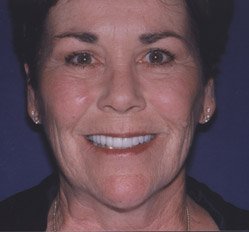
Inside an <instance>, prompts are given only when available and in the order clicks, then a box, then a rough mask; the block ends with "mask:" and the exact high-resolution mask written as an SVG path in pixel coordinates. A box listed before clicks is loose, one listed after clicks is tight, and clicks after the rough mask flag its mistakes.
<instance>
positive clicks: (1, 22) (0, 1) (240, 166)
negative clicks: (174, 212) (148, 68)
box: [0, 0, 249, 209]
mask: <svg viewBox="0 0 249 232" xmlns="http://www.w3.org/2000/svg"><path fill="white" fill-rule="evenodd" d="M235 3H236V13H235V18H234V22H233V24H232V28H231V33H230V34H231V36H230V40H229V44H228V49H227V53H226V55H225V57H224V59H223V62H222V65H221V74H220V76H219V78H218V80H217V86H216V96H217V114H216V118H215V120H213V121H212V124H211V126H210V127H209V128H208V130H205V131H203V132H200V133H199V134H198V137H197V139H196V141H195V144H194V146H193V149H192V150H193V151H192V153H193V154H192V158H191V161H192V162H191V165H190V169H189V173H190V174H191V175H192V176H194V177H195V178H196V179H198V180H200V181H202V182H204V183H206V184H208V185H209V186H210V187H211V188H212V189H213V190H214V191H216V192H218V193H220V194H221V195H222V196H223V197H224V198H225V199H226V200H227V201H230V202H232V203H234V204H236V205H237V206H239V207H243V208H246V209H249V197H248V196H249V107H248V102H249V75H248V73H249V59H248V58H249V16H248V12H249V1H248V0H236V1H235ZM9 23H10V22H9V18H8V14H7V11H6V0H0V29H1V32H0V54H1V55H0V57H1V59H0V75H1V79H0V80H1V81H0V94H1V95H0V96H1V97H0V200H1V199H4V198H6V197H7V196H9V195H11V194H13V193H16V192H18V191H21V190H23V189H25V188H28V187H31V186H32V185H34V184H37V183H39V181H40V180H41V179H43V178H44V177H45V176H47V175H48V174H49V173H50V172H51V166H50V164H49V159H48V155H47V154H48V150H47V149H46V148H45V146H44V142H42V140H41V136H40V134H39V133H38V131H37V130H35V129H34V127H32V126H31V123H30V121H29V120H28V118H27V113H26V105H25V91H24V90H25V86H24V81H23V79H22V77H21V74H20V71H19V66H18V63H17V60H16V58H15V56H14V54H13V51H12V47H11V29H10V25H9Z"/></svg>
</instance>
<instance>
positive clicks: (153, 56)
mask: <svg viewBox="0 0 249 232" xmlns="http://www.w3.org/2000/svg"><path fill="white" fill-rule="evenodd" d="M173 59H174V56H173V55H172V54H171V53H170V52H168V51H164V50H162V49H154V50H151V51H149V52H148V53H147V54H146V56H145V60H146V62H148V63H149V64H151V65H163V64H167V63H169V62H171V61H172V60H173Z"/></svg>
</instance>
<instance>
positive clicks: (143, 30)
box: [28, 0, 214, 209]
mask: <svg viewBox="0 0 249 232" xmlns="http://www.w3.org/2000/svg"><path fill="white" fill-rule="evenodd" d="M47 32H48V33H47V38H46V46H47V47H48V49H47V52H46V54H45V55H44V56H45V57H44V64H43V66H42V72H41V76H40V82H39V90H38V91H37V92H35V91H34V90H33V89H32V87H31V86H29V92H28V96H29V98H28V100H29V112H31V111H32V110H35V111H36V112H37V113H38V114H39V116H40V118H41V121H42V124H43V126H44V128H45V131H46V134H47V136H48V138H49V141H50V143H51V145H52V148H53V151H54V154H55V157H56V159H57V161H58V164H59V167H60V169H61V171H62V173H63V174H64V176H65V177H64V178H65V179H63V180H64V181H65V182H64V183H67V184H69V185H68V186H70V188H73V190H74V191H83V192H84V193H86V194H88V195H89V196H91V197H93V198H95V199H97V200H98V201H99V202H102V203H104V204H106V205H109V206H112V207H117V208H122V209H128V208H131V207H135V206H138V205H140V204H141V203H143V202H144V201H146V199H148V198H149V197H151V196H152V195H153V194H156V193H157V192H158V191H159V190H160V189H162V188H163V187H165V186H166V185H169V183H171V182H172V180H173V179H174V178H175V177H176V176H178V174H179V173H181V172H182V170H183V169H182V167H183V165H184V161H185V159H186V156H187V153H188V150H189V147H190V144H191V141H192V138H193V133H194V130H195V127H196V125H197V123H198V121H201V118H202V117H203V114H204V113H203V111H205V109H206V107H207V106H208V107H211V109H212V110H213V107H214V99H213V95H212V88H213V86H212V82H209V83H208V85H206V86H204V85H203V82H202V77H201V70H200V67H199V62H198V58H197V57H198V56H197V54H196V51H195V49H194V48H193V47H194V45H193V43H192V41H193V39H192V37H191V34H190V28H189V25H188V16H187V12H186V10H185V6H184V3H183V1H180V0H179V1H178V0H166V1H159V0H158V1H156V0H155V1H151V0H148V1H145V0H136V1H134V0H130V1H123V0H105V1H98V0H96V1H91V2H89V1H87V0H74V1H68V0H61V1H59V2H58V4H57V5H56V6H55V7H53V8H52V9H51V11H50V14H49V16H48V21H47ZM67 184H66V185H67Z"/></svg>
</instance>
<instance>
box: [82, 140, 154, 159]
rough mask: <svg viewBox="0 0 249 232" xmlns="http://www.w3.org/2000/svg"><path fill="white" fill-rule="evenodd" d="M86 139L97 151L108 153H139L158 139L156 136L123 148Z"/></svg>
mask: <svg viewBox="0 0 249 232" xmlns="http://www.w3.org/2000/svg"><path fill="white" fill-rule="evenodd" d="M86 140H87V142H88V144H90V145H91V147H93V148H94V149H95V150H96V152H100V153H103V154H106V155H139V154H141V153H143V152H144V151H145V150H147V149H148V148H149V147H151V146H152V145H153V143H154V141H155V140H156V136H155V137H154V138H153V139H152V140H150V141H149V142H147V143H143V144H139V145H136V146H134V147H129V148H123V149H118V148H108V147H101V146H96V145H94V144H93V143H92V142H90V141H89V140H88V139H86Z"/></svg>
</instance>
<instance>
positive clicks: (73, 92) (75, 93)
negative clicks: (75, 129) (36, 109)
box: [41, 75, 91, 126]
mask: <svg viewBox="0 0 249 232" xmlns="http://www.w3.org/2000/svg"><path fill="white" fill-rule="evenodd" d="M49 79H50V80H49ZM41 99H42V111H43V117H44V118H45V121H46V120H49V119H50V120H51V119H52V120H56V122H57V123H60V124H63V125H64V126H67V125H71V124H72V123H74V122H75V121H77V120H79V119H80V117H81V116H82V115H84V114H85V113H86V111H87V109H88V108H89V105H90V102H91V96H90V91H89V90H88V88H87V85H86V84H85V83H84V81H83V80H79V79H74V78H70V77H69V78H67V77H63V76H59V77H57V76H54V75H53V77H51V78H49V76H47V77H46V78H45V80H44V81H43V82H42V83H41Z"/></svg>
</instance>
